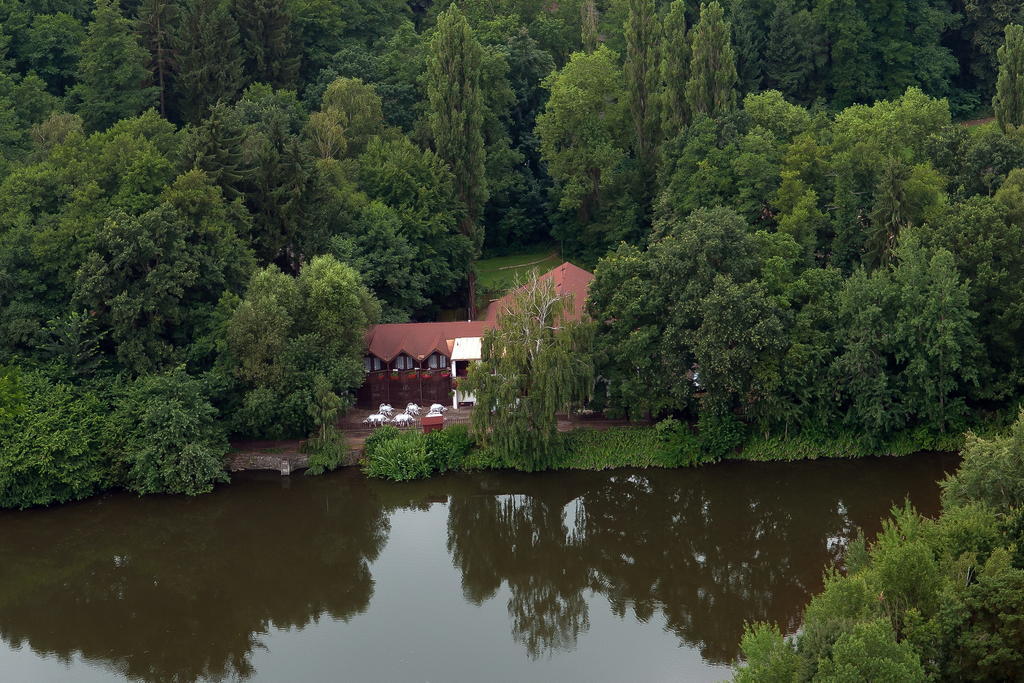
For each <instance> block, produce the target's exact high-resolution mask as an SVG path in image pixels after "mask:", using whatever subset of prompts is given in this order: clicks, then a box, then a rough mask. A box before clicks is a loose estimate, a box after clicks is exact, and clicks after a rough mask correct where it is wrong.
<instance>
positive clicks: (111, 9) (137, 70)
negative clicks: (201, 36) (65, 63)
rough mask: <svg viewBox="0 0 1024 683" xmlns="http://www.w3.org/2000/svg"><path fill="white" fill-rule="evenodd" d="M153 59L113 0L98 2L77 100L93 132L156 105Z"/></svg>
mask: <svg viewBox="0 0 1024 683" xmlns="http://www.w3.org/2000/svg"><path fill="white" fill-rule="evenodd" d="M147 61H148V54H147V53H146V51H145V49H144V48H143V47H142V46H141V45H139V40H138V38H137V36H136V35H135V33H134V32H133V30H132V25H131V22H130V21H128V20H127V19H125V18H124V17H123V16H121V12H120V10H119V9H118V7H117V4H116V3H115V2H114V1H113V0H96V9H95V10H94V11H93V15H92V23H91V24H89V29H88V35H87V36H86V38H85V40H84V41H82V47H81V57H80V58H79V61H78V71H77V79H78V83H77V85H75V87H74V88H72V91H71V96H72V98H73V99H74V101H75V102H76V103H77V112H78V113H79V114H80V115H81V117H82V119H83V120H84V121H85V124H86V126H87V127H88V128H90V129H92V130H102V129H105V128H107V127H108V126H110V125H111V124H112V123H114V122H115V121H117V120H118V119H122V118H127V117H130V116H135V115H137V114H139V113H141V112H142V111H143V110H144V109H146V108H147V107H150V106H152V105H153V103H154V102H155V100H156V95H157V92H156V89H155V88H154V87H152V86H151V85H150V82H151V77H150V73H149V71H148V70H147V69H146V63H147Z"/></svg>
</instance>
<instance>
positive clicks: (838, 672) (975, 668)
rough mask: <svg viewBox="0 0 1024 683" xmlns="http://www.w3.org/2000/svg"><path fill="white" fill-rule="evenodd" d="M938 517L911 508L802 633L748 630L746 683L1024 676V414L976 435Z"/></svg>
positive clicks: (831, 591) (817, 603) (830, 586)
mask: <svg viewBox="0 0 1024 683" xmlns="http://www.w3.org/2000/svg"><path fill="white" fill-rule="evenodd" d="M963 456H964V459H963V462H962V463H961V465H960V469H959V471H958V472H956V473H955V474H953V475H950V476H949V477H948V478H947V479H946V480H945V481H943V482H942V489H943V494H942V499H943V510H942V514H941V515H940V516H939V517H938V519H935V520H932V519H927V518H924V517H922V516H921V515H919V514H918V513H917V512H916V511H915V510H914V509H913V508H912V507H910V505H909V503H908V504H907V505H905V506H903V507H898V508H895V509H893V511H892V517H891V518H890V519H889V520H887V521H886V522H885V523H884V524H883V528H882V531H881V533H879V534H878V536H877V538H875V539H874V540H873V541H872V542H871V543H867V542H866V541H865V539H864V538H863V537H861V538H859V539H858V540H857V541H856V542H854V543H853V544H852V545H851V546H850V547H849V548H848V549H847V552H846V558H845V570H846V571H845V572H843V573H841V572H839V571H836V570H830V571H829V572H828V573H826V576H825V589H824V591H823V592H822V593H821V594H820V595H817V596H815V597H814V599H812V600H811V603H810V605H808V607H807V609H806V612H805V614H804V619H803V627H802V628H801V630H800V632H799V633H798V634H797V635H795V636H793V637H791V638H783V636H782V634H781V633H780V631H779V629H778V627H777V626H775V625H773V624H754V625H751V626H748V627H747V630H746V633H745V635H744V637H743V645H742V647H743V655H744V657H745V659H746V663H745V665H744V666H743V667H741V668H740V669H739V670H738V672H737V675H736V680H737V681H765V680H771V681H811V680H816V681H817V680H829V681H830V680H899V681H925V680H959V681H982V680H1001V681H1009V680H1020V679H1021V678H1022V677H1024V655H1022V653H1024V415H1022V416H1021V418H1019V419H1018V421H1017V422H1016V423H1015V424H1014V425H1013V428H1012V430H1011V431H1010V433H1009V434H1006V435H1002V436H999V437H997V438H993V439H981V438H978V437H976V436H969V437H968V439H967V445H966V447H965V449H964V451H963Z"/></svg>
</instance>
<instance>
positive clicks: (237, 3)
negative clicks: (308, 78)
mask: <svg viewBox="0 0 1024 683" xmlns="http://www.w3.org/2000/svg"><path fill="white" fill-rule="evenodd" d="M232 12H233V14H234V17H235V21H237V22H238V33H239V36H240V37H241V46H242V54H243V55H244V60H245V61H244V64H243V72H244V73H245V75H246V76H247V77H248V78H250V79H251V80H252V81H253V82H255V83H266V84H268V85H270V86H273V87H274V88H290V87H292V86H293V85H294V83H295V79H296V78H297V76H298V71H299V57H298V55H297V54H296V52H295V46H294V45H293V42H292V40H293V39H292V32H291V16H290V15H289V13H288V9H287V7H286V6H285V3H284V2H283V0H233V4H232Z"/></svg>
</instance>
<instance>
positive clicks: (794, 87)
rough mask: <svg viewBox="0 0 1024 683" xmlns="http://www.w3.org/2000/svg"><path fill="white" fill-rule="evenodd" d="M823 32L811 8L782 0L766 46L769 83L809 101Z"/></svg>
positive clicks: (777, 4)
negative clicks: (815, 48) (817, 43)
mask: <svg viewBox="0 0 1024 683" xmlns="http://www.w3.org/2000/svg"><path fill="white" fill-rule="evenodd" d="M820 35H821V29H820V27H818V26H816V25H815V24H814V22H813V18H812V15H811V13H810V12H809V11H808V10H797V8H796V4H795V3H794V0H778V2H777V3H776V5H775V11H774V12H773V13H772V18H771V22H770V23H769V24H768V40H767V42H766V46H765V53H764V59H765V83H766V87H767V88H775V89H777V90H780V91H782V92H783V93H785V94H786V95H788V96H789V97H791V98H793V99H796V100H800V101H804V102H806V101H807V100H808V99H809V98H808V94H809V93H808V90H809V85H810V83H809V82H810V79H811V76H812V75H813V71H814V66H815V63H814V62H815V54H814V47H815V43H816V41H817V40H819V37H820Z"/></svg>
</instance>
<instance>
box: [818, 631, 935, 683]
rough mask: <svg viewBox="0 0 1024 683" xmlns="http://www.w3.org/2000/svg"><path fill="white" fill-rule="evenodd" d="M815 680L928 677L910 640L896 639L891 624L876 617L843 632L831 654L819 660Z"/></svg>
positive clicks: (912, 682) (918, 680) (910, 682)
mask: <svg viewBox="0 0 1024 683" xmlns="http://www.w3.org/2000/svg"><path fill="white" fill-rule="evenodd" d="M815 680H816V681H822V682H823V683H825V682H827V683H840V682H841V681H906V682H907V683H923V682H924V681H926V680H927V678H926V677H925V673H924V668H923V667H922V666H921V660H920V657H919V656H918V654H917V653H916V652H914V649H913V647H912V646H911V645H910V643H906V642H903V643H900V642H897V640H896V634H895V633H893V631H892V626H891V625H889V624H888V623H887V622H886V621H885V620H882V619H878V620H876V621H872V622H868V623H865V624H857V625H856V626H854V627H853V628H852V629H851V630H850V631H849V632H847V633H843V635H841V636H840V637H839V638H838V639H837V640H836V642H835V645H833V646H832V653H831V655H830V656H829V657H828V658H826V659H824V660H823V661H822V662H821V663H820V665H819V667H818V673H817V675H816V676H815Z"/></svg>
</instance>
